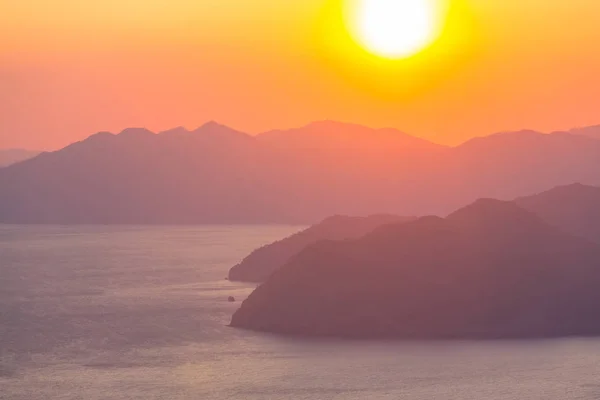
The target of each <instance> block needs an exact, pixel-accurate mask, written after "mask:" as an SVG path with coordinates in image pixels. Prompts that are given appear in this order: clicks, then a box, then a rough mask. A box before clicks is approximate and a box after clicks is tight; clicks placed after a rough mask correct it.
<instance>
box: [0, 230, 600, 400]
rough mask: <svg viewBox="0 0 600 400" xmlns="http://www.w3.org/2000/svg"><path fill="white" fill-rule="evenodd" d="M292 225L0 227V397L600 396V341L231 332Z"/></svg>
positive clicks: (454, 399) (478, 399)
mask: <svg viewBox="0 0 600 400" xmlns="http://www.w3.org/2000/svg"><path fill="white" fill-rule="evenodd" d="M298 229H299V228H297V227H285V226H284V227H282V226H279V227H273V226H264V227H257V226H252V227H39V226H33V227H19V226H0V398H1V399H11V400H12V399H14V400H36V399H45V400H47V399H86V400H96V399H98V400H100V399H102V400H105V399H145V400H151V399H157V400H158V399H161V400H165V399H185V400H188V399H217V400H221V399H222V400H225V399H227V400H229V399H249V400H253V399H257V400H258V399H273V400H280V399H281V400H283V399H293V400H300V399H319V400H321V399H340V400H342V399H343V400H354V399H357V400H358V399H360V400H365V399H373V400H376V399H393V400H396V399H406V400H425V399H442V400H467V399H469V400H470V399H473V400H485V399H490V400H509V399H510V400H534V399H535V400H568V399H586V400H587V399H590V400H598V399H600V341H598V340H583V339H568V340H551V341H523V342H519V341H509V342H479V343H477V342H450V343H443V342H437V343H414V342H412V343H409V342H368V341H366V342H365V341H363V342H353V341H336V340H300V339H294V338H285V337H278V336H274V335H268V334H258V333H252V332H246V331H241V330H236V329H232V328H228V327H226V324H227V323H228V322H229V318H230V316H231V314H232V313H233V311H234V310H235V309H236V307H238V306H239V303H234V304H231V303H228V302H227V297H228V296H235V297H236V298H237V299H238V300H242V299H243V298H245V297H246V296H247V295H248V294H249V293H250V292H251V290H252V286H249V285H244V284H235V283H231V282H228V281H226V280H225V279H224V277H225V276H226V273H227V270H228V269H229V267H231V266H232V265H233V264H235V263H236V262H238V261H239V260H240V259H241V258H243V256H245V255H246V254H247V253H248V252H249V251H251V250H252V249H254V248H256V247H258V246H260V245H262V244H265V243H268V242H271V241H273V240H275V239H279V238H282V237H284V236H287V235H288V234H290V233H292V232H294V231H296V230H298Z"/></svg>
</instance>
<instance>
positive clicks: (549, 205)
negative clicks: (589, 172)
mask: <svg viewBox="0 0 600 400" xmlns="http://www.w3.org/2000/svg"><path fill="white" fill-rule="evenodd" d="M515 201H516V203H517V204H518V205H519V206H521V207H523V208H525V209H527V210H530V211H532V212H534V213H536V214H537V215H538V216H540V217H541V218H542V219H544V220H545V221H547V222H549V223H551V224H552V225H554V226H556V227H559V228H561V229H563V230H564V231H565V232H569V233H571V234H574V235H577V236H581V237H584V238H587V239H589V240H593V241H595V242H598V243H600V187H594V186H586V185H582V184H579V183H575V184H572V185H567V186H561V187H557V188H554V189H551V190H549V191H546V192H543V193H540V194H536V195H534V196H528V197H521V198H519V199H517V200H515Z"/></svg>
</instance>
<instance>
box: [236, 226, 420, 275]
mask: <svg viewBox="0 0 600 400" xmlns="http://www.w3.org/2000/svg"><path fill="white" fill-rule="evenodd" d="M413 219H414V218H410V217H398V216H394V215H372V216H369V217H346V216H340V215H338V216H334V217H330V218H327V219H326V220H324V221H323V222H321V223H319V224H317V225H313V226H311V227H310V228H308V229H305V230H303V231H301V232H298V233H296V234H294V235H292V236H290V237H287V238H285V239H283V240H280V241H278V242H275V243H271V244H268V245H266V246H264V247H261V248H259V249H257V250H255V251H253V252H252V253H251V254H250V255H249V256H248V257H246V258H245V259H244V260H243V261H242V262H241V263H239V264H238V265H236V266H234V267H233V268H231V270H230V271H229V279H230V280H232V281H246V282H263V281H265V280H266V279H267V278H268V277H269V276H270V275H271V274H272V273H273V272H274V271H275V270H277V269H278V268H279V267H281V266H282V265H284V264H285V263H286V262H287V261H288V260H289V259H290V258H291V257H293V256H294V255H296V254H297V253H299V252H300V251H301V250H303V249H304V248H305V247H306V246H308V245H310V244H313V243H316V242H318V241H320V240H345V239H355V238H359V237H361V236H363V235H366V234H367V233H369V232H371V231H372V230H374V229H375V228H377V227H379V226H382V225H384V224H393V223H400V222H407V221H410V220H413Z"/></svg>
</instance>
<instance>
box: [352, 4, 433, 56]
mask: <svg viewBox="0 0 600 400" xmlns="http://www.w3.org/2000/svg"><path fill="white" fill-rule="evenodd" d="M442 14H443V10H442V5H441V4H440V1H439V0H348V1H347V3H346V12H345V16H346V23H347V25H348V29H349V30H350V33H351V34H352V36H353V37H354V39H355V40H356V41H357V42H358V43H359V44H360V45H361V46H362V47H364V48H365V49H366V50H368V51H369V52H371V53H373V54H375V55H378V56H380V57H385V58H390V59H400V58H407V57H410V56H412V55H414V54H416V53H418V52H419V51H421V50H423V49H424V48H425V47H427V46H428V45H429V44H431V43H432V42H433V41H434V40H435V39H436V38H437V37H438V36H439V34H440V32H441V25H442V18H441V16H442Z"/></svg>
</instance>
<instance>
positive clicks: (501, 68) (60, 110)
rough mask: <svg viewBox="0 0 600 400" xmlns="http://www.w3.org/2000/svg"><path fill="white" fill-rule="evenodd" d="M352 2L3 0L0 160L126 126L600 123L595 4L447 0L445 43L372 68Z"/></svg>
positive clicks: (444, 138) (465, 127)
mask: <svg viewBox="0 0 600 400" xmlns="http://www.w3.org/2000/svg"><path fill="white" fill-rule="evenodd" d="M341 1H342V0H302V1H300V0H297V1H291V0H288V1H282V0H102V1H95V0H54V1H51V0H19V1H14V0H0V148H7V147H26V148H33V149H55V148H59V147H62V146H64V145H66V144H68V143H70V142H73V141H76V140H80V139H82V138H84V137H86V136H89V135H90V134H92V133H94V132H96V131H101V130H109V131H119V130H121V129H123V128H125V127H128V126H145V127H148V128H150V129H153V130H161V129H166V128H170V127H174V126H178V125H184V126H186V127H189V128H195V127H196V126H198V125H200V124H202V123H203V122H205V121H206V120H217V121H219V122H222V123H224V124H227V125H230V126H232V127H234V128H237V129H240V130H243V131H248V132H250V133H255V132H260V131H263V130H268V129H271V128H285V127H293V126H299V125H303V124H305V123H307V122H309V121H313V120H321V119H334V120H340V121H348V122H356V123H361V124H365V125H370V126H374V127H383V126H393V127H397V128H400V129H402V130H405V131H406V132H408V133H411V134H414V135H418V136H422V137H426V138H429V139H432V140H434V141H437V142H441V143H457V142H460V141H462V140H465V139H467V138H469V137H472V136H479V135H484V134H488V133H492V132H494V131H500V130H512V129H520V128H533V129H539V130H555V129H565V128H570V127H574V126H582V125H591V124H597V123H600V107H599V105H600V100H599V97H598V96H599V93H600V77H599V76H598V71H600V29H598V26H600V1H598V0H569V1H565V0H453V1H454V6H455V9H454V11H453V14H452V15H453V17H452V18H450V22H449V27H448V30H447V33H446V34H445V35H444V36H443V37H442V39H441V42H440V44H438V45H436V46H434V47H433V48H432V49H431V50H430V51H428V52H426V53H425V54H423V55H421V56H419V57H417V58H416V59H415V60H411V61H410V62H392V61H388V62H384V61H374V60H373V59H371V58H369V57H366V56H365V55H364V54H363V53H362V52H361V51H359V49H355V48H353V47H352V46H351V45H350V44H349V43H346V41H345V39H344V34H345V33H344V30H343V26H341V24H338V23H337V22H336V15H337V14H336V12H337V10H339V7H340V5H339V4H338V3H340V2H341Z"/></svg>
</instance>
